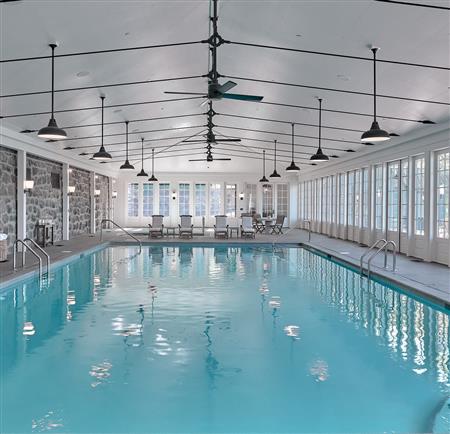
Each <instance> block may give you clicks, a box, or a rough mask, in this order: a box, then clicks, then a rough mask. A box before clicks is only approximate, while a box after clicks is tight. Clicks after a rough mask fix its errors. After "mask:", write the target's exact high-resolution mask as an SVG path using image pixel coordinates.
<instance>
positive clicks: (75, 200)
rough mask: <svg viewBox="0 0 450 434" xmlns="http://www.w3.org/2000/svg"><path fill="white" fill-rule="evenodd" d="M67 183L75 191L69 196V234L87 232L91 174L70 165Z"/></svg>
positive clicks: (89, 223)
mask: <svg viewBox="0 0 450 434" xmlns="http://www.w3.org/2000/svg"><path fill="white" fill-rule="evenodd" d="M69 185H73V186H75V192H74V193H73V194H72V195H71V196H70V197H69V236H70V238H72V237H73V236H76V235H80V234H88V233H89V232H90V231H91V174H90V172H88V171H86V170H83V169H78V168H76V167H72V168H71V169H70V173H69Z"/></svg>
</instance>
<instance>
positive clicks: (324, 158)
mask: <svg viewBox="0 0 450 434" xmlns="http://www.w3.org/2000/svg"><path fill="white" fill-rule="evenodd" d="M321 133H322V98H319V148H318V149H317V152H316V153H315V154H314V155H312V156H311V158H310V160H311V161H328V160H329V158H328V156H327V155H325V154H324V153H323V152H322V148H321V146H320V141H321Z"/></svg>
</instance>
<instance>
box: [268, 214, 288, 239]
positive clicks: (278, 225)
mask: <svg viewBox="0 0 450 434" xmlns="http://www.w3.org/2000/svg"><path fill="white" fill-rule="evenodd" d="M285 218H286V216H285V215H277V219H276V221H275V223H274V224H273V225H271V226H270V228H271V229H272V231H271V232H270V233H271V234H277V235H280V234H282V233H283V230H282V229H283V225H284V219H285Z"/></svg>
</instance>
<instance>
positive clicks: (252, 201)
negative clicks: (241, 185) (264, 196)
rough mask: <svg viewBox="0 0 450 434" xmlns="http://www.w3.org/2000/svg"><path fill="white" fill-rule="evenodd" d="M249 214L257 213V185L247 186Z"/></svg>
mask: <svg viewBox="0 0 450 434" xmlns="http://www.w3.org/2000/svg"><path fill="white" fill-rule="evenodd" d="M245 194H246V196H247V212H256V184H246V185H245Z"/></svg>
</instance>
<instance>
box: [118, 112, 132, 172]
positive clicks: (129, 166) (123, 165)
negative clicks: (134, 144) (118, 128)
mask: <svg viewBox="0 0 450 434" xmlns="http://www.w3.org/2000/svg"><path fill="white" fill-rule="evenodd" d="M125 127H126V133H125V137H126V139H125V140H126V159H125V163H123V164H122V165H121V166H120V168H121V169H126V170H128V169H131V170H132V169H134V166H133V165H132V164H130V162H129V161H128V121H125Z"/></svg>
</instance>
